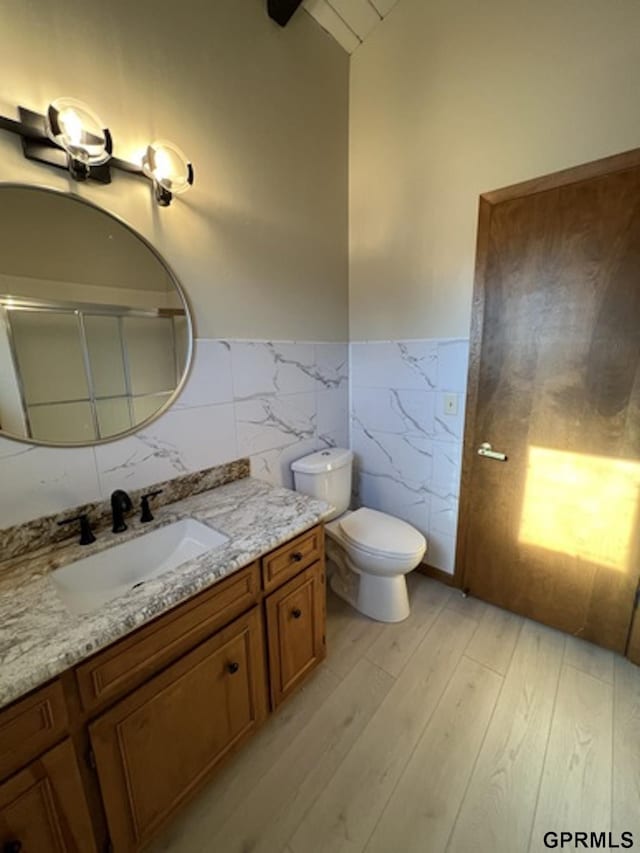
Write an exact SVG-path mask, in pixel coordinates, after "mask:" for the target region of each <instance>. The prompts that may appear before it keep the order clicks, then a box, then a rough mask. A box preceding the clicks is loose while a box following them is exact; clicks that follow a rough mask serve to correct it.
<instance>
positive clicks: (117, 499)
mask: <svg viewBox="0 0 640 853" xmlns="http://www.w3.org/2000/svg"><path fill="white" fill-rule="evenodd" d="M131 509H133V503H132V502H131V498H130V497H129V495H128V494H127V493H126V492H124V491H123V490H122V489H116V490H115V492H113V493H112V494H111V515H112V517H113V527H112V528H111V529H112V530H113V532H114V533H122V532H123V531H124V530H126V529H127V525H126V524H125V521H124V514H125V512H129V510H131Z"/></svg>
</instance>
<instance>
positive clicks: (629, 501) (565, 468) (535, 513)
mask: <svg viewBox="0 0 640 853" xmlns="http://www.w3.org/2000/svg"><path fill="white" fill-rule="evenodd" d="M639 498H640V463H639V462H636V461H632V460H628V459H615V458H610V457H606V456H590V455H588V454H583V453H569V452H567V451H564V450H551V449H549V448H546V447H530V448H529V464H528V469H527V479H526V484H525V492H524V503H523V510H522V518H521V522H520V533H519V540H520V542H522V543H523V544H528V545H537V546H538V547H539V548H546V549H548V550H550V551H557V552H560V553H563V554H567V555H569V556H572V557H576V558H578V559H582V560H587V561H589V562H590V563H595V564H598V565H602V566H607V567H608V568H611V569H616V570H618V571H621V572H624V571H628V570H629V561H630V557H631V549H632V545H633V537H634V534H635V525H636V523H637V517H638V500H639Z"/></svg>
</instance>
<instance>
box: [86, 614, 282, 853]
mask: <svg viewBox="0 0 640 853" xmlns="http://www.w3.org/2000/svg"><path fill="white" fill-rule="evenodd" d="M265 714H266V684H265V672H264V653H263V640H262V620H261V617H260V611H259V608H257V607H256V608H254V609H253V610H251V611H250V612H249V613H247V614H246V615H245V616H242V617H240V618H239V619H236V621H235V622H233V623H232V624H231V625H229V626H228V627H227V628H225V629H224V630H223V631H220V633H218V634H216V635H215V636H213V637H212V638H211V639H210V640H207V641H206V642H204V643H202V644H201V645H200V646H198V647H197V648H196V649H195V650H194V651H192V652H190V653H189V654H187V655H185V657H183V658H181V659H180V660H179V661H177V662H176V663H174V664H173V665H172V666H170V667H168V668H167V669H166V670H164V672H162V673H161V674H160V675H157V676H156V677H155V678H153V679H151V681H149V682H147V684H145V685H143V686H142V687H140V688H138V690H136V691H135V692H134V693H132V694H131V695H130V696H128V697H127V698H126V699H123V700H122V701H121V702H119V703H118V704H117V705H115V706H114V707H113V708H111V709H110V710H109V711H107V712H106V713H105V714H103V715H102V716H101V717H99V718H98V719H97V720H96V721H95V722H94V723H92V724H91V726H90V729H89V730H90V735H91V743H92V746H93V751H94V754H95V759H96V765H97V771H98V778H99V780H100V787H101V789H102V797H103V801H104V805H105V810H106V813H107V821H108V824H109V831H110V834H111V839H112V842H113V845H114V848H115V850H116V851H118V853H123V851H130V850H137V849H139V848H140V847H141V846H142V845H143V844H145V843H146V842H147V841H148V840H149V839H150V838H151V837H152V836H153V835H154V834H155V832H156V831H157V829H158V828H159V827H160V825H161V824H162V823H164V822H165V821H166V820H167V818H168V817H170V816H171V814H172V813H173V812H174V811H175V810H176V809H177V808H178V807H179V806H180V804H181V803H182V802H183V801H184V800H185V799H186V798H187V797H188V796H189V795H191V794H192V793H193V792H194V791H195V790H196V789H197V788H198V787H199V786H200V784H201V783H202V782H203V781H204V780H205V779H206V778H207V776H208V774H209V773H210V771H211V770H212V769H213V768H214V767H215V766H216V764H218V763H219V762H220V761H221V759H222V758H223V757H224V756H225V755H226V754H227V753H229V751H230V750H231V749H232V748H233V747H234V746H235V745H237V744H238V743H240V742H241V741H243V740H244V739H245V738H246V737H248V736H249V735H250V734H251V733H252V732H253V730H254V729H255V728H256V727H257V726H258V725H259V723H260V722H261V721H262V720H263V718H264V716H265Z"/></svg>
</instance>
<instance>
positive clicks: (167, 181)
mask: <svg viewBox="0 0 640 853" xmlns="http://www.w3.org/2000/svg"><path fill="white" fill-rule="evenodd" d="M142 171H143V172H144V173H145V175H147V176H148V177H149V178H151V179H152V180H153V181H154V183H156V184H158V185H159V186H160V187H162V188H163V189H164V190H166V191H167V192H170V193H171V194H172V195H179V194H180V193H183V192H185V190H188V189H189V187H190V186H191V185H192V184H193V166H192V165H191V163H190V162H189V160H188V159H187V158H186V156H185V155H184V154H183V152H182V151H181V150H180V149H179V148H178V146H177V145H174V144H173V142H167V141H166V140H165V139H157V140H156V141H155V142H152V143H151V145H149V146H148V148H147V150H146V151H145V153H144V156H143V158H142Z"/></svg>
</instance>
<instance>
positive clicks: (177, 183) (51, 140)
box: [0, 98, 193, 207]
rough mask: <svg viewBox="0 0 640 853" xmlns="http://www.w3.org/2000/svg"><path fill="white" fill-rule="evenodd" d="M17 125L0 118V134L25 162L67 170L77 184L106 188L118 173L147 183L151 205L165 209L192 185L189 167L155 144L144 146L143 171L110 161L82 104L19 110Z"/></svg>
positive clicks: (98, 127) (98, 126) (102, 136)
mask: <svg viewBox="0 0 640 853" xmlns="http://www.w3.org/2000/svg"><path fill="white" fill-rule="evenodd" d="M18 115H19V119H17V120H16V119H12V118H7V117H5V116H0V130H8V131H9V132H10V133H15V134H17V135H18V136H19V137H20V138H21V141H22V150H23V153H24V156H25V157H27V158H28V159H29V160H37V161H38V162H40V163H46V164H47V165H49V166H56V167H57V168H61V169H65V170H67V171H68V172H69V173H70V175H71V177H72V178H74V179H75V180H76V181H86V180H93V181H99V182H100V183H103V184H110V183H111V170H112V169H120V170H121V171H123V172H129V173H130V174H133V175H140V176H141V177H145V178H149V180H151V182H152V183H153V187H154V195H155V198H156V201H157V202H158V204H159V205H160V206H161V207H168V206H169V204H170V203H171V200H172V198H173V196H174V195H179V194H180V193H183V192H185V191H186V190H188V189H189V187H190V186H192V184H193V166H192V165H191V163H190V162H189V160H188V159H187V158H186V157H185V155H184V154H183V153H182V151H181V150H180V149H179V148H178V147H177V146H176V145H174V144H173V143H172V142H167V141H166V140H162V139H160V140H157V141H156V142H152V143H151V145H149V146H148V148H147V150H146V152H145V155H144V157H143V162H142V165H139V164H138V163H130V162H128V161H127V160H121V159H120V158H119V157H114V156H113V155H112V151H113V142H112V139H111V134H110V133H109V130H108V128H106V127H104V125H103V123H102V121H101V120H100V119H99V118H98V116H97V115H96V113H95V112H94V111H93V110H92V109H91V108H90V107H88V106H87V105H86V104H84V103H82V101H77V100H75V99H74V98H58V99H57V100H55V101H53V102H52V103H51V104H50V105H49V107H48V108H47V113H46V115H41V114H40V113H36V112H33V111H32V110H28V109H26V108H25V107H18Z"/></svg>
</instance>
